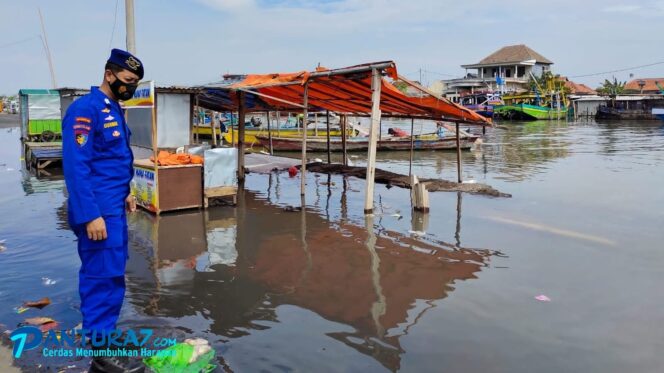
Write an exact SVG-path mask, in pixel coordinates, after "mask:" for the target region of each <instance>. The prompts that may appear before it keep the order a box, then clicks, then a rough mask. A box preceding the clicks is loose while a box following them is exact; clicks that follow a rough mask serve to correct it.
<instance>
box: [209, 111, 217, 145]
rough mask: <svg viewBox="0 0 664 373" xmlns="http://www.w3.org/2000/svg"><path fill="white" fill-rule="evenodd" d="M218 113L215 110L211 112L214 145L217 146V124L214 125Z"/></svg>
mask: <svg viewBox="0 0 664 373" xmlns="http://www.w3.org/2000/svg"><path fill="white" fill-rule="evenodd" d="M216 117H217V115H216V114H215V112H213V111H211V112H210V130H211V131H212V146H213V147H215V148H216V147H217V126H215V125H214V122H215V119H216Z"/></svg>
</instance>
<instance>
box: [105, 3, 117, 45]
mask: <svg viewBox="0 0 664 373" xmlns="http://www.w3.org/2000/svg"><path fill="white" fill-rule="evenodd" d="M119 2H120V0H115V15H114V16H113V31H111V41H110V42H108V49H111V47H112V46H113V36H115V25H116V24H117V22H118V3H119Z"/></svg>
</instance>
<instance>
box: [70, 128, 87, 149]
mask: <svg viewBox="0 0 664 373" xmlns="http://www.w3.org/2000/svg"><path fill="white" fill-rule="evenodd" d="M89 133H90V132H89V131H85V130H76V131H74V134H75V135H76V136H74V139H75V140H76V145H78V147H79V148H82V147H83V146H85V144H87V143H88V136H89Z"/></svg>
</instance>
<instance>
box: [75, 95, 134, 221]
mask: <svg viewBox="0 0 664 373" xmlns="http://www.w3.org/2000/svg"><path fill="white" fill-rule="evenodd" d="M130 135H131V132H130V131H129V128H128V127H127V123H126V122H125V119H124V115H123V112H122V109H121V108H120V105H119V104H118V103H117V102H116V101H113V100H111V99H110V98H108V97H107V96H106V95H105V94H104V93H103V92H102V91H100V90H99V88H97V87H92V89H91V92H90V93H89V94H87V95H85V96H83V97H81V98H79V99H78V100H76V101H74V102H73V103H72V104H71V106H69V109H67V113H66V114H65V117H64V120H63V121H62V152H63V157H62V162H63V168H64V174H65V182H66V184H67V191H68V192H69V200H68V205H67V206H68V214H69V216H68V218H69V219H68V220H69V224H70V225H71V226H72V227H75V226H78V225H80V224H84V223H87V222H89V221H91V220H94V219H96V218H98V217H100V216H120V215H122V214H124V211H125V199H126V198H127V196H128V195H129V183H130V181H131V179H132V176H133V162H134V157H133V154H132V152H131V148H130V146H129V136H130Z"/></svg>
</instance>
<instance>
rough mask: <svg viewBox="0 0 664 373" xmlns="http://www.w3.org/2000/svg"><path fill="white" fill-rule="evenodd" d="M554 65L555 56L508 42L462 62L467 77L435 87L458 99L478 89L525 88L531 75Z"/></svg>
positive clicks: (511, 89)
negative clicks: (470, 61) (476, 57)
mask: <svg viewBox="0 0 664 373" xmlns="http://www.w3.org/2000/svg"><path fill="white" fill-rule="evenodd" d="M551 65H553V62H552V61H551V60H549V59H548V58H546V57H544V56H542V55H541V54H539V53H537V52H536V51H534V50H533V49H531V48H530V47H528V46H527V45H525V44H518V45H508V46H505V47H502V48H500V49H499V50H497V51H495V52H493V53H491V54H490V55H488V56H487V57H485V58H483V59H482V60H480V61H479V62H477V63H473V64H468V65H461V67H463V68H464V69H466V74H465V76H464V77H463V78H459V79H449V80H442V81H440V82H438V83H436V84H434V85H433V86H432V88H433V89H434V90H437V91H439V92H440V93H441V94H443V95H445V96H446V97H448V98H451V99H453V100H455V101H456V100H458V98H459V97H461V96H464V95H467V94H472V93H475V92H487V91H492V92H495V91H500V92H517V93H518V92H525V91H529V90H530V86H529V80H530V77H531V76H532V75H534V76H538V77H539V76H541V75H542V73H543V72H546V71H550V70H551ZM469 70H471V71H469Z"/></svg>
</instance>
